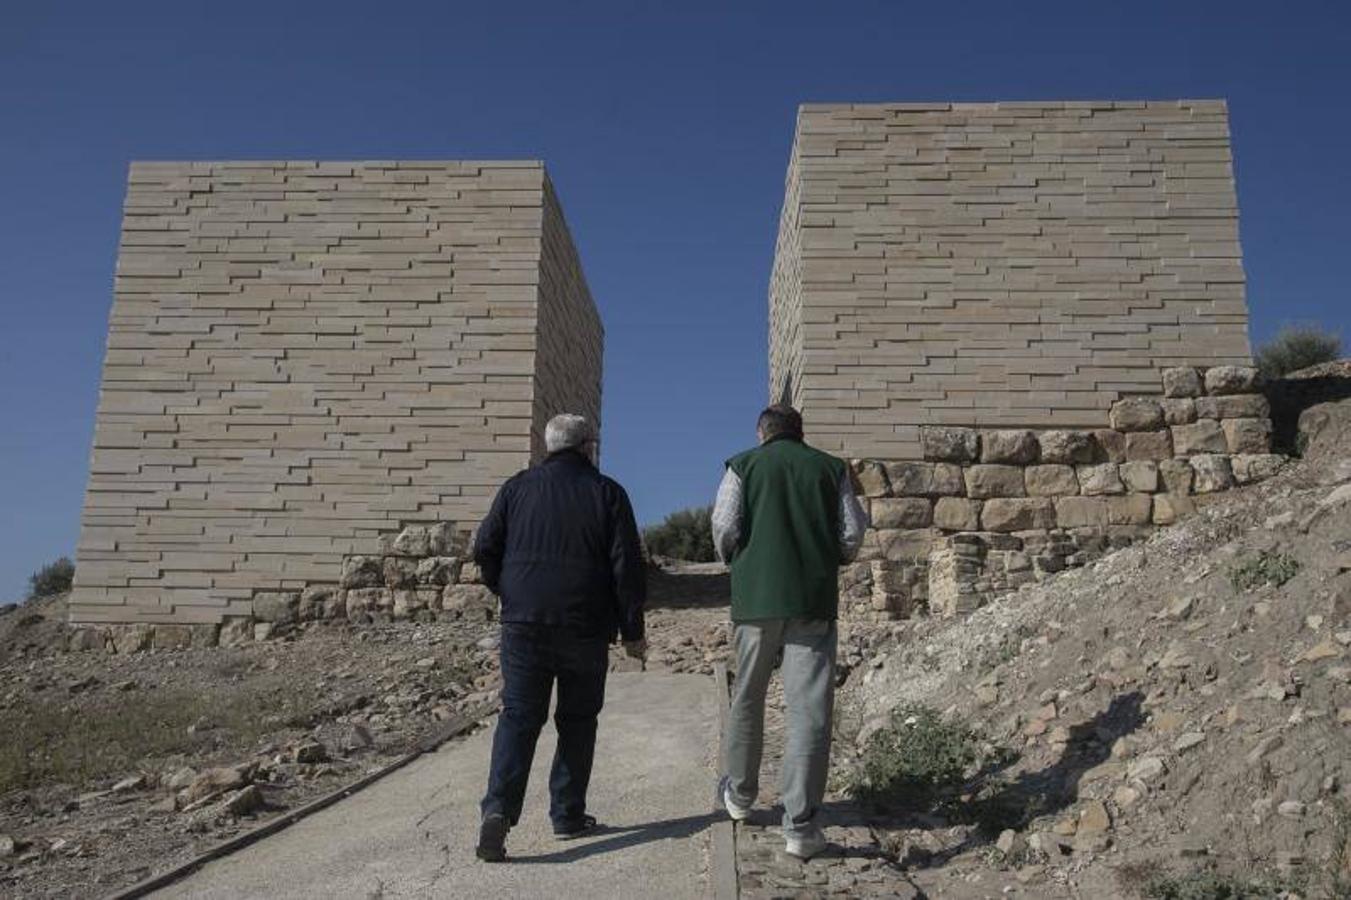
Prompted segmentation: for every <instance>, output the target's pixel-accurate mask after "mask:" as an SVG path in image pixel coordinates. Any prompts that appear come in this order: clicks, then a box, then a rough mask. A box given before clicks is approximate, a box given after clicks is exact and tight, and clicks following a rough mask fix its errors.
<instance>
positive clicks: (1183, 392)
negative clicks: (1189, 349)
mask: <svg viewBox="0 0 1351 900" xmlns="http://www.w3.org/2000/svg"><path fill="white" fill-rule="evenodd" d="M1163 395H1164V396H1165V397H1199V396H1201V373H1200V372H1197V371H1196V370H1195V369H1193V368H1192V367H1191V366H1181V367H1178V368H1175V369H1164V370H1163Z"/></svg>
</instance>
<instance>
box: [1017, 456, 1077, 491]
mask: <svg viewBox="0 0 1351 900" xmlns="http://www.w3.org/2000/svg"><path fill="white" fill-rule="evenodd" d="M1024 480H1025V483H1026V485H1027V492H1028V493H1029V494H1031V495H1032V496H1033V497H1064V496H1069V495H1073V494H1077V493H1079V479H1078V477H1076V476H1075V474H1074V466H1068V465H1063V464H1061V463H1048V464H1044V465H1040V466H1028V467H1027V471H1026V472H1025V477H1024Z"/></svg>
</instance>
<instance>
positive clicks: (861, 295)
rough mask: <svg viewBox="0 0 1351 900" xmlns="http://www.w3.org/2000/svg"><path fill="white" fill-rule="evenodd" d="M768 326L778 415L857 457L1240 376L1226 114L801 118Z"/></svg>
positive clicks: (843, 111)
mask: <svg viewBox="0 0 1351 900" xmlns="http://www.w3.org/2000/svg"><path fill="white" fill-rule="evenodd" d="M770 317H771V324H770V368H771V383H770V391H769V393H770V396H771V397H772V398H775V399H779V398H781V397H783V396H785V395H787V396H790V397H791V398H792V399H793V400H794V402H795V403H796V404H797V405H798V406H799V407H800V408H801V410H802V413H803V416H804V418H805V421H806V425H807V428H808V431H809V432H810V434H811V435H812V439H813V441H814V442H815V443H816V444H817V445H818V446H820V447H822V449H825V450H828V451H831V452H835V453H839V454H842V455H848V456H852V457H870V458H877V459H887V460H905V459H912V460H918V459H920V458H921V456H922V444H921V429H923V428H924V427H925V426H966V427H973V428H1070V429H1092V428H1099V427H1103V426H1104V425H1105V424H1106V418H1107V414H1108V411H1109V409H1110V408H1111V406H1112V404H1113V403H1115V402H1116V401H1117V400H1119V399H1121V398H1122V397H1124V396H1130V395H1134V394H1148V393H1153V392H1155V391H1157V389H1158V377H1159V375H1158V373H1159V372H1160V371H1161V370H1162V369H1165V368H1168V367H1176V366H1197V367H1211V366H1219V365H1247V364H1248V362H1249V347H1248V339H1247V328H1246V322H1247V311H1246V306H1245V302H1244V275H1243V267H1242V264H1241V259H1240V250H1239V242H1238V219H1237V204H1236V200H1235V191H1234V182H1233V168H1232V158H1231V154H1230V148H1229V132H1228V121H1227V112H1226V108H1225V104H1224V103H1223V102H1222V101H1187V100H1184V101H1176V102H1122V101H1117V102H1065V103H1059V102H1030V103H935V104H891V103H882V104H836V105H808V106H804V107H802V108H801V110H800V112H799V115H798V121H797V131H796V137H795V141H794V146H793V154H792V160H791V163H790V167H789V171H788V179H787V185H786V191H785V204H784V209H783V214H782V217H781V222H780V234H779V240H778V245H777V253H776V258H775V263H774V275H773V278H772V281H771V287H770Z"/></svg>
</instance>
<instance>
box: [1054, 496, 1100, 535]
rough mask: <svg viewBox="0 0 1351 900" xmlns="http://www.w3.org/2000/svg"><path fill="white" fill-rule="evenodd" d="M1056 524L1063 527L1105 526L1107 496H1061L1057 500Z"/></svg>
mask: <svg viewBox="0 0 1351 900" xmlns="http://www.w3.org/2000/svg"><path fill="white" fill-rule="evenodd" d="M1055 519H1056V524H1057V525H1059V526H1060V527H1061V528H1105V527H1106V526H1107V499H1106V498H1105V497H1060V498H1058V499H1057V500H1056V501H1055Z"/></svg>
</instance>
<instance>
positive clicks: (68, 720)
mask: <svg viewBox="0 0 1351 900" xmlns="http://www.w3.org/2000/svg"><path fill="white" fill-rule="evenodd" d="M267 712H268V711H267V710H265V709H260V708H259V707H258V698H257V697H255V696H251V695H249V694H244V695H241V696H236V697H231V698H227V699H222V698H221V697H219V696H216V697H206V696H203V695H202V694H200V693H195V692H190V691H179V690H160V691H155V692H147V693H137V694H135V695H128V697H127V699H126V702H124V703H117V704H108V703H106V702H104V703H82V702H78V701H75V700H72V701H71V702H68V703H50V702H42V701H40V700H37V699H33V698H30V699H26V700H24V701H22V702H21V703H20V704H18V705H16V706H13V707H11V708H9V709H7V710H6V711H5V727H4V728H3V729H0V793H5V792H8V791H11V790H16V789H22V788H33V787H39V786H43V785H51V784H64V785H70V786H73V787H84V786H87V785H89V784H91V783H93V782H95V781H97V780H99V779H102V778H108V777H116V776H124V775H128V774H131V773H134V772H136V771H137V770H139V769H140V768H141V767H142V766H143V765H144V764H145V763H146V762H147V761H149V760H153V759H155V758H157V757H163V756H168V755H171V754H175V753H186V752H189V751H193V750H200V749H201V748H202V746H203V745H204V744H205V745H208V746H209V745H211V744H214V743H215V742H216V741H217V740H219V739H220V738H221V737H223V736H224V733H225V732H228V733H230V736H231V737H233V738H235V739H238V740H241V741H244V742H253V741H256V740H258V738H260V737H261V736H262V735H263V734H264V733H266V732H267V731H268V730H269V729H270V728H272V727H275V726H272V725H269V724H268V723H267V718H268V717H267V715H266V713H267ZM203 720H205V721H206V722H207V723H209V724H210V726H211V727H210V728H209V729H205V730H197V731H195V733H189V731H188V726H189V725H193V724H195V723H199V722H202V721H203Z"/></svg>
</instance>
